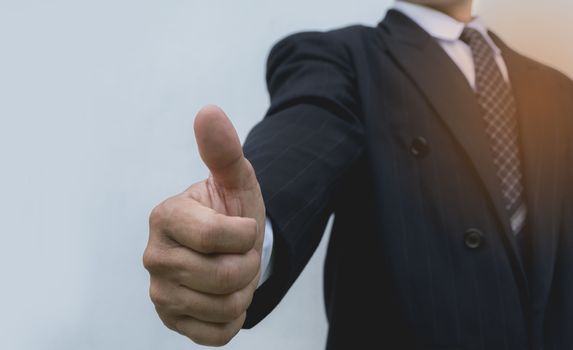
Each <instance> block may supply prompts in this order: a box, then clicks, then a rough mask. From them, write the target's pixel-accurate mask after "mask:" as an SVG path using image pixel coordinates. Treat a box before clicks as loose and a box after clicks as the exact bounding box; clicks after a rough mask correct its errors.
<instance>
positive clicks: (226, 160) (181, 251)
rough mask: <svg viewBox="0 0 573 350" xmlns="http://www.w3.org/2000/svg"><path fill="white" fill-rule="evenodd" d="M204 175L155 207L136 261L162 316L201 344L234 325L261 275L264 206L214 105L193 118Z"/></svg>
mask: <svg viewBox="0 0 573 350" xmlns="http://www.w3.org/2000/svg"><path fill="white" fill-rule="evenodd" d="M194 129H195V137H196V139H197V144H198V146H199V153H200V155H201V158H202V159H203V162H204V163H205V164H206V165H207V167H208V168H209V170H210V175H209V177H208V178H207V179H206V180H204V181H201V182H198V183H196V184H194V185H192V186H191V187H189V188H188V189H187V190H186V191H185V192H183V193H181V194H179V195H176V196H174V197H171V198H169V199H167V200H166V201H164V202H163V203H161V204H159V205H158V206H157V207H155V208H154V209H153V211H152V213H151V215H150V218H149V226H150V230H149V231H150V233H149V242H148V245H147V248H146V249H145V253H144V255H143V264H144V266H145V268H146V269H147V270H148V271H149V273H150V276H151V278H150V288H149V294H150V297H151V300H152V301H153V303H154V304H155V309H156V310H157V313H158V314H159V317H160V318H161V320H162V321H163V323H164V324H165V325H166V326H167V327H168V328H170V329H172V330H174V331H176V332H179V333H181V334H182V335H185V336H187V337H189V338H190V339H191V340H193V341H194V342H196V343H198V344H202V345H211V346H222V345H225V344H226V343H228V342H229V341H230V340H231V339H232V338H233V337H234V336H235V335H236V334H237V333H238V332H239V330H240V329H241V326H242V325H243V323H244V322H245V317H246V310H247V308H248V307H249V305H250V303H251V300H252V298H253V294H254V292H255V289H256V287H257V284H258V281H259V276H260V263H261V250H262V244H263V236H264V228H265V207H264V203H263V198H262V195H261V191H260V188H259V183H258V182H257V179H256V176H255V172H254V170H253V167H252V166H251V164H250V163H249V161H248V160H247V159H246V158H245V157H244V156H243V151H242V148H241V144H240V142H239V138H238V136H237V133H236V132H235V129H234V128H233V125H232V124H231V122H230V120H229V119H228V118H227V117H226V116H225V114H224V112H223V111H222V110H221V109H219V108H218V107H216V106H207V107H204V108H203V109H202V110H201V111H200V112H199V113H198V114H197V117H196V119H195V125H194Z"/></svg>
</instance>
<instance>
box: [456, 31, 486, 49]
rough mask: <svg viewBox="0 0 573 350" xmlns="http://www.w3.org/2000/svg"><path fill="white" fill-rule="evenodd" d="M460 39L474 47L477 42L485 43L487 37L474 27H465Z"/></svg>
mask: <svg viewBox="0 0 573 350" xmlns="http://www.w3.org/2000/svg"><path fill="white" fill-rule="evenodd" d="M460 40H461V41H463V42H464V43H466V44H468V45H469V46H470V47H474V46H475V45H476V44H477V43H485V38H484V37H483V35H482V34H481V33H480V32H479V31H478V30H477V29H474V28H470V27H465V28H464V30H463V31H462V34H461V35H460Z"/></svg>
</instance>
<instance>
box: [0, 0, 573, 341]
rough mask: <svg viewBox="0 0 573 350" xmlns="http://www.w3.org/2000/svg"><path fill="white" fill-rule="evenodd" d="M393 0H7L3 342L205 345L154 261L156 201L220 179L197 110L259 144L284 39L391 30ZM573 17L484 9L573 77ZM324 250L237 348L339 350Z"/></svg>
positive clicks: (2, 58) (515, 3)
mask: <svg viewBox="0 0 573 350" xmlns="http://www.w3.org/2000/svg"><path fill="white" fill-rule="evenodd" d="M390 3H391V1H390V0H386V1H384V0H376V1H375V0H363V1H359V2H356V1H348V0H346V1H342V0H330V1H327V0H314V1H309V0H291V1H287V2H278V1H268V0H266V1H265V0H250V1H231V0H225V1H216V0H211V1H198V0H187V1H184V0H179V1H172V0H162V1H150V0H113V1H111V0H99V1H82V0H53V1H46V0H41V1H40V0H12V1H6V0H0V170H1V171H0V225H1V226H0V227H1V229H0V235H1V238H2V240H1V245H0V348H1V349H7V350H12V349H17V350H20V349H22V350H39V349H58V350H60V349H64V350H66V349H74V350H81V349H102V350H103V349H105V350H113V349H138V350H139V349H140V350H145V349H199V348H201V347H199V346H196V345H193V344H192V343H190V342H189V341H187V340H186V339H184V338H183V337H181V336H179V335H177V334H174V333H172V332H171V331H169V330H167V329H166V328H165V327H163V326H162V324H161V322H160V321H159V319H158V318H157V317H156V315H155V311H154V309H153V307H152V305H151V303H150V301H149V300H148V296H147V284H148V277H147V273H146V272H145V270H144V269H143V268H142V264H141V254H142V252H143V249H144V247H145V244H146V240H147V216H148V213H149V211H150V210H151V208H152V207H153V206H154V205H155V204H156V203H158V202H159V201H161V200H162V199H164V198H165V197H167V196H169V195H172V194H175V193H177V192H180V191H181V190H183V189H185V188H186V187H187V186H188V185H189V184H191V183H193V182H195V181H198V180H200V179H202V178H204V177H205V176H206V175H207V172H206V169H205V167H203V166H202V164H201V162H200V160H199V157H198V154H197V149H196V146H195V143H194V138H193V132H192V122H193V117H194V115H195V113H196V112H197V110H198V109H199V108H200V107H201V106H203V105H204V104H207V103H216V104H218V105H220V106H221V107H223V109H225V110H226V111H227V113H228V114H229V116H230V117H231V118H232V120H233V122H234V123H235V125H236V127H237V129H238V132H239V134H240V136H241V138H242V139H244V137H245V136H246V133H247V132H248V130H249V129H250V128H251V127H252V126H253V125H254V124H255V123H256V122H257V121H258V120H259V119H260V118H261V117H262V115H263V114H264V112H265V109H266V107H267V105H268V97H267V94H266V90H265V85H264V64H265V59H266V55H267V53H268V51H269V49H270V47H271V46H272V44H273V43H274V42H276V41H277V40H278V39H280V38H281V37H283V36H285V35H286V34H288V33H292V32H295V31H300V30H308V29H319V30H320V29H328V28H333V27H338V26H343V25H347V24H353V23H364V24H370V25H375V24H376V23H377V22H378V21H379V20H380V19H381V18H382V17H383V15H384V12H385V10H386V8H387V7H388V6H389V5H390ZM572 10H573V5H572V4H571V3H570V2H568V1H566V0H562V1H552V2H542V1H533V0H530V1H527V0H511V1H509V0H504V1H503V4H500V2H499V1H495V0H484V1H482V3H481V4H480V5H479V6H478V12H479V13H480V14H483V15H484V17H485V18H486V20H487V21H488V22H490V23H491V24H492V27H493V28H495V29H498V31H499V32H500V33H501V34H502V37H505V38H506V39H511V41H512V42H513V43H514V46H516V47H518V48H520V49H522V50H523V51H525V52H527V53H529V54H531V55H533V56H535V57H538V58H540V59H542V60H544V61H545V62H550V63H552V64H554V65H556V66H558V67H560V68H562V69H564V70H566V71H568V72H569V73H570V74H571V73H572V72H573V65H572V64H571V62H573V52H572V50H571V48H563V47H562V45H565V43H567V42H569V40H570V38H567V33H571V32H572V29H573V25H572V24H571V22H572V21H571V19H572V17H573V15H572ZM548 35H549V36H548ZM324 245H325V241H324V240H323V242H322V244H321V248H320V249H319V251H318V253H317V254H315V256H314V258H313V261H312V262H311V263H310V265H309V266H308V268H307V269H306V270H305V272H304V273H303V275H302V277H301V278H300V279H299V281H298V282H297V283H296V284H295V286H294V288H293V289H292V290H291V293H289V295H288V296H287V298H286V299H285V300H284V302H283V303H282V304H281V305H280V306H279V307H278V308H277V309H276V311H275V312H274V313H272V314H271V315H270V316H269V317H268V318H267V319H265V320H264V321H263V322H262V323H261V324H260V325H259V326H258V327H257V328H256V329H254V330H252V331H245V332H241V333H240V334H239V336H237V337H236V338H235V339H234V340H233V342H231V343H230V344H229V345H228V346H227V348H228V349H237V350H238V349H268V348H269V347H270V346H272V348H273V350H281V349H289V350H290V349H313V350H314V349H320V348H322V347H323V346H324V339H325V334H326V321H325V316H324V307H323V304H322V275H321V273H322V259H323V257H324ZM357 322H360V320H357Z"/></svg>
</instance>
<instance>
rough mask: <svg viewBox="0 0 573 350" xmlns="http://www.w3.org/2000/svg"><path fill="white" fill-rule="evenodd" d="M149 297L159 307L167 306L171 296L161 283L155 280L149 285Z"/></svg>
mask: <svg viewBox="0 0 573 350" xmlns="http://www.w3.org/2000/svg"><path fill="white" fill-rule="evenodd" d="M149 298H150V299H151V302H152V303H153V304H154V305H155V306H156V307H158V308H161V307H165V306H167V305H168V303H169V298H168V297H167V296H166V295H165V293H164V292H163V290H162V288H161V286H160V284H159V283H157V282H154V281H152V282H151V284H150V285H149Z"/></svg>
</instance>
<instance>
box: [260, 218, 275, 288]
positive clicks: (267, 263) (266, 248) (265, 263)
mask: <svg viewBox="0 0 573 350" xmlns="http://www.w3.org/2000/svg"><path fill="white" fill-rule="evenodd" d="M272 270H273V227H272V225H271V220H269V218H266V220H265V237H264V238H263V251H262V253H261V277H260V278H259V284H258V285H257V288H258V287H260V286H261V285H262V284H263V283H265V282H266V281H267V280H268V279H269V277H270V276H271V273H272Z"/></svg>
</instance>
